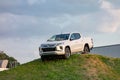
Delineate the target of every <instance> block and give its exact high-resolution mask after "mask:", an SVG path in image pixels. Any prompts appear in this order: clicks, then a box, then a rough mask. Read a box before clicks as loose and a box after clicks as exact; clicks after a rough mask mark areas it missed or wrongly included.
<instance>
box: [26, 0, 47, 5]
mask: <svg viewBox="0 0 120 80" xmlns="http://www.w3.org/2000/svg"><path fill="white" fill-rule="evenodd" d="M27 2H28V4H29V5H34V4H41V3H45V2H46V0H27Z"/></svg>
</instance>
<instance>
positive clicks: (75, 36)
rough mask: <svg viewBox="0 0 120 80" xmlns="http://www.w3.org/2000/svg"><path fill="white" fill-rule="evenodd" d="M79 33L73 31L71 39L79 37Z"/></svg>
mask: <svg viewBox="0 0 120 80" xmlns="http://www.w3.org/2000/svg"><path fill="white" fill-rule="evenodd" d="M80 37H81V36H80V34H79V33H73V34H72V35H71V38H70V39H71V40H76V39H80Z"/></svg>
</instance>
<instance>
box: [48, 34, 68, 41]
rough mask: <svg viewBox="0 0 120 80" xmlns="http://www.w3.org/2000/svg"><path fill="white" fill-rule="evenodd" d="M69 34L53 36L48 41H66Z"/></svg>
mask: <svg viewBox="0 0 120 80" xmlns="http://www.w3.org/2000/svg"><path fill="white" fill-rule="evenodd" d="M69 35H70V34H59V35H54V36H52V37H51V38H50V39H48V41H62V40H68V38H69Z"/></svg>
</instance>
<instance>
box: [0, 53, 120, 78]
mask: <svg viewBox="0 0 120 80" xmlns="http://www.w3.org/2000/svg"><path fill="white" fill-rule="evenodd" d="M0 80H120V58H109V57H105V56H101V55H95V54H94V55H93V54H82V55H80V54H75V55H72V56H71V57H70V58H69V59H67V60H65V59H59V60H50V61H45V62H42V61H41V60H40V59H38V60H34V61H32V62H29V63H26V64H23V65H21V66H18V67H16V68H14V69H11V70H8V71H3V72H0Z"/></svg>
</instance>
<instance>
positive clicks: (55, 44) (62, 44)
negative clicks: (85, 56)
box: [39, 33, 93, 60]
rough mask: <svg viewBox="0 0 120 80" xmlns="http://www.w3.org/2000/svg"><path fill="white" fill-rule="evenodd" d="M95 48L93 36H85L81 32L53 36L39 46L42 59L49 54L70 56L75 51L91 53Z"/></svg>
mask: <svg viewBox="0 0 120 80" xmlns="http://www.w3.org/2000/svg"><path fill="white" fill-rule="evenodd" d="M92 48H93V39H92V38H83V37H82V36H81V35H80V33H66V34H57V35H54V36H52V37H51V38H50V39H48V40H47V42H45V43H43V44H41V45H40V47H39V54H40V56H41V60H45V59H46V58H47V57H49V56H53V55H62V56H63V57H64V58H66V59H67V58H69V57H70V55H71V54H74V53H75V52H82V53H89V52H90V50H91V49H92Z"/></svg>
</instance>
